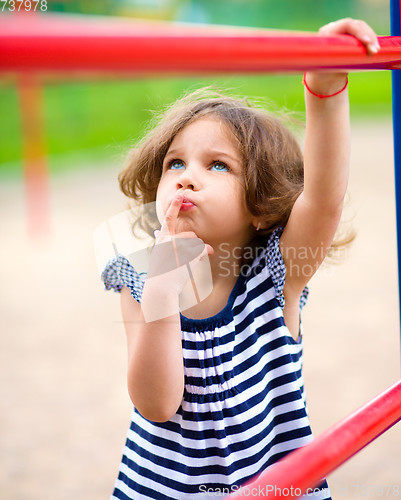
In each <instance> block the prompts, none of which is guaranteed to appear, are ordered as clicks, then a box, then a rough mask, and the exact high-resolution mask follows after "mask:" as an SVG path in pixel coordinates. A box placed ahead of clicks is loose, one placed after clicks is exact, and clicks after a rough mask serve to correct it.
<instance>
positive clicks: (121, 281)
mask: <svg viewBox="0 0 401 500" xmlns="http://www.w3.org/2000/svg"><path fill="white" fill-rule="evenodd" d="M101 279H102V281H103V283H104V288H105V290H114V291H115V292H121V289H122V287H123V286H127V287H128V288H129V289H130V290H131V295H132V296H133V297H134V299H135V300H136V301H137V302H141V299H142V291H143V285H144V278H143V277H142V276H141V275H140V274H139V273H138V272H137V271H135V269H134V268H133V267H132V265H131V263H130V262H129V260H128V259H127V258H126V257H124V255H120V254H119V255H117V256H116V257H114V258H113V259H111V260H109V262H108V263H107V264H106V267H105V268H104V270H103V272H102V275H101Z"/></svg>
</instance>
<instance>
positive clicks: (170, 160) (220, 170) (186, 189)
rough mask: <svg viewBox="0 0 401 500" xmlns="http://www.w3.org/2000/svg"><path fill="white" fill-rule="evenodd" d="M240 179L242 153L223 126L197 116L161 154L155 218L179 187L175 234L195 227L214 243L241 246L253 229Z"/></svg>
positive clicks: (204, 237) (164, 210)
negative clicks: (180, 202)
mask: <svg viewBox="0 0 401 500" xmlns="http://www.w3.org/2000/svg"><path fill="white" fill-rule="evenodd" d="M242 179H243V166H242V162H241V157H240V154H239V152H238V149H237V146H236V143H235V141H234V139H233V138H232V136H231V135H230V132H229V130H228V129H227V127H226V126H225V125H224V123H222V122H220V121H219V120H218V119H217V118H214V117H205V118H199V119H198V120H196V121H194V122H192V123H190V124H189V125H187V126H185V127H184V128H183V129H182V130H181V131H180V132H179V133H178V134H177V135H176V136H175V138H174V140H173V141H172V143H171V145H170V148H169V150H168V151H167V154H166V156H165V158H164V161H163V172H162V176H161V179H160V182H159V186H158V190H157V201H158V206H159V213H158V217H159V220H161V219H162V218H163V216H164V213H165V212H166V210H167V208H168V206H169V204H170V202H171V200H172V198H173V197H174V195H175V194H176V192H177V191H178V190H181V191H182V193H183V195H184V201H183V204H182V206H181V210H180V213H179V215H178V219H177V224H176V228H177V229H176V230H177V232H182V231H194V232H195V233H196V235H197V236H198V237H199V238H201V239H202V240H203V241H204V242H205V243H209V244H210V245H212V246H213V247H215V246H216V245H218V244H219V243H222V242H228V243H230V244H231V245H234V246H235V245H238V246H241V247H242V246H243V245H245V244H246V243H247V242H248V241H249V240H250V239H251V236H252V234H253V232H254V227H253V225H252V221H253V217H252V215H251V214H250V212H249V210H248V208H247V206H246V203H245V191H244V186H243V181H242Z"/></svg>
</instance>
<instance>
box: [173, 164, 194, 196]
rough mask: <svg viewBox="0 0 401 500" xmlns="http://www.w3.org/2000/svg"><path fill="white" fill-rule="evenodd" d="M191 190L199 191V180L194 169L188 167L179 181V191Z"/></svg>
mask: <svg viewBox="0 0 401 500" xmlns="http://www.w3.org/2000/svg"><path fill="white" fill-rule="evenodd" d="M181 188H184V189H190V190H191V191H196V189H198V180H197V179H196V175H195V172H194V169H193V168H191V167H187V168H186V169H185V170H184V171H183V172H182V174H181V175H180V177H179V178H178V180H177V189H181Z"/></svg>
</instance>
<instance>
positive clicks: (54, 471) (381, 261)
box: [0, 121, 401, 500]
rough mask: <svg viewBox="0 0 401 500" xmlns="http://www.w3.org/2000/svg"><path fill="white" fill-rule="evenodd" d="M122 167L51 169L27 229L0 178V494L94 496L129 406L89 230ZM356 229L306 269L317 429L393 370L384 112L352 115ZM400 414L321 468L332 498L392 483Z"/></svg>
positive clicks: (397, 470) (376, 492)
mask: <svg viewBox="0 0 401 500" xmlns="http://www.w3.org/2000/svg"><path fill="white" fill-rule="evenodd" d="M118 169H119V166H118V165H117V166H111V167H110V168H107V169H105V168H99V170H98V171H97V172H96V171H95V170H93V169H92V170H90V171H88V170H85V169H81V170H80V171H79V173H77V172H75V173H73V174H72V173H70V174H63V175H58V176H57V177H55V178H53V179H52V181H51V207H52V214H51V222H52V233H51V235H50V236H48V237H47V238H44V239H42V240H33V239H31V238H29V237H28V235H27V232H26V218H25V202H24V190H23V186H22V185H21V183H17V182H5V181H3V182H1V186H0V241H1V262H0V290H1V291H0V293H1V305H0V308H1V309H0V311H1V313H0V330H1V337H0V342H1V345H0V375H1V377H0V400H1V412H0V429H1V443H0V447H1V448H0V450H1V452H0V453H1V454H0V460H1V462H0V492H1V493H0V497H1V498H2V499H3V498H4V499H7V500H9V499H12V500H67V499H68V500H71V499H74V500H84V499H85V500H102V499H107V498H108V497H109V495H110V493H111V491H112V487H113V483H114V479H115V476H116V473H117V468H118V464H119V460H120V455H121V451H122V446H123V443H124V439H125V433H126V430H127V426H128V424H129V419H130V411H131V405H130V401H129V398H128V395H127V391H126V385H125V370H126V350H125V338H124V332H123V325H122V323H121V321H120V314H119V297H118V295H117V294H114V293H113V292H108V293H105V292H104V291H103V287H102V284H101V282H100V281H99V278H98V275H97V269H96V264H95V260H94V253H93V248H92V234H93V231H94V229H95V227H96V226H97V225H98V224H100V223H101V222H103V221H105V220H106V219H107V218H109V217H110V216H112V215H114V214H117V213H119V212H120V211H121V210H122V209H124V208H125V205H124V201H123V198H122V196H121V195H120V194H119V192H118V189H117V182H116V173H117V171H118ZM350 193H351V203H350V206H349V209H348V211H347V214H348V215H349V217H352V218H353V222H354V225H355V227H356V228H357V230H358V238H357V240H356V242H355V243H354V245H353V246H352V248H351V250H350V251H349V253H348V256H347V259H346V261H345V262H344V263H343V264H342V265H341V266H333V267H328V268H325V269H323V270H322V271H321V272H320V273H319V275H318V276H317V277H315V278H314V279H313V280H312V282H311V295H310V301H309V304H308V306H307V308H306V309H305V312H304V317H303V320H304V328H305V378H306V390H307V394H308V401H309V411H310V415H311V420H312V425H313V428H314V431H315V434H319V433H320V432H322V431H323V430H324V429H326V428H327V427H329V426H330V425H331V424H333V423H335V422H336V421H338V420H339V419H341V418H343V417H344V416H346V415H347V414H349V413H350V412H352V411H353V410H355V409H356V408H358V407H359V406H361V405H362V404H364V403H365V402H367V401H368V400H369V399H371V398H372V397H374V396H375V395H377V394H378V393H380V392H381V391H383V390H384V389H386V388H387V387H388V386H389V385H391V384H393V383H394V382H396V381H397V380H398V379H399V377H400V345H399V344H400V342H399V326H398V298H397V271H396V242H395V215H394V188H393V164H392V132H391V123H390V121H383V122H379V123H375V124H372V123H368V124H354V125H353V155H352V177H351V185H350ZM400 445H401V426H400V425H399V426H398V427H397V426H396V427H394V428H393V429H392V430H390V431H389V432H388V433H386V434H385V435H383V436H382V437H380V438H379V439H378V440H377V441H376V442H374V443H372V444H371V445H369V446H368V447H367V448H366V449H365V450H364V451H363V452H362V453H360V454H359V455H357V456H356V457H354V458H353V459H351V460H350V461H349V462H348V463H347V464H345V465H343V466H342V467H341V468H340V469H339V470H338V471H336V472H335V473H333V474H332V475H331V477H330V481H329V482H330V485H331V487H332V490H333V496H334V498H337V499H341V498H352V499H365V498H382V497H390V498H393V497H397V498H398V496H399V495H401V491H400V490H401V451H400V448H401V446H400Z"/></svg>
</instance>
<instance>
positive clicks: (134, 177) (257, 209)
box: [119, 88, 352, 248]
mask: <svg viewBox="0 0 401 500" xmlns="http://www.w3.org/2000/svg"><path fill="white" fill-rule="evenodd" d="M211 115H212V116H213V117H217V118H218V119H219V120H221V121H222V122H223V123H224V124H225V125H226V126H227V128H228V130H229V131H231V133H232V136H233V138H234V140H235V141H236V144H237V147H238V151H239V153H240V156H241V159H242V164H243V169H244V174H243V182H244V188H245V199H246V204H247V207H248V209H249V211H250V213H251V214H252V215H254V216H258V217H260V218H261V219H262V220H263V223H264V224H263V226H264V228H265V229H264V230H263V231H260V233H264V235H267V234H270V233H271V232H272V231H273V230H274V229H276V228H278V227H282V226H285V225H286V223H287V221H288V218H289V216H290V213H291V210H292V207H293V205H294V203H295V200H296V199H297V198H298V196H299V195H300V194H301V192H302V190H303V185H304V169H303V155H302V151H301V148H300V146H299V144H298V142H297V139H296V138H295V136H294V134H293V133H292V132H291V131H290V130H289V128H287V126H285V125H284V124H283V121H282V120H281V119H279V118H278V117H276V116H274V115H273V114H272V113H269V112H267V111H266V110H264V109H262V108H259V107H257V106H255V105H253V104H251V103H250V102H248V101H247V100H245V99H236V98H233V97H229V96H226V95H222V94H220V93H218V92H215V91H211V90H210V89H209V88H206V89H200V90H197V91H195V92H193V93H191V94H189V95H186V96H184V97H183V98H182V99H179V100H178V101H176V102H175V104H173V105H172V106H171V107H170V108H169V109H168V110H167V111H166V112H165V113H164V114H163V115H162V116H161V118H159V119H158V122H157V124H156V126H155V127H153V128H151V129H150V130H149V131H148V133H147V134H146V135H145V136H144V137H143V139H142V140H141V142H140V143H139V144H138V146H137V147H136V148H135V149H133V150H131V152H130V155H129V158H128V161H127V164H126V166H125V168H124V170H123V171H122V172H121V173H120V175H119V182H120V187H121V190H122V192H123V193H124V194H125V195H126V196H127V197H129V198H132V199H134V200H136V201H137V202H140V203H141V204H143V205H146V204H150V203H151V202H154V201H155V200H156V192H157V187H158V184H159V181H160V177H161V174H162V166H163V160H164V157H165V155H166V153H167V151H168V149H169V147H170V144H171V142H172V141H173V139H174V137H175V136H176V135H177V134H178V132H180V130H182V129H183V128H184V127H185V126H186V125H188V124H189V123H191V122H193V121H195V120H198V119H200V118H203V117H205V116H211ZM153 215H154V214H153ZM141 225H142V227H143V228H144V229H147V230H148V232H149V233H150V232H151V231H150V230H151V228H152V224H149V223H148V224H144V223H143V221H142V223H141ZM153 229H155V227H154V223H153ZM260 233H259V234H260ZM351 239H352V238H351ZM348 240H349V238H348V239H347V241H346V242H345V243H348ZM343 243H344V240H343V241H342V242H337V243H334V244H333V248H338V247H339V246H342V244H343Z"/></svg>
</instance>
